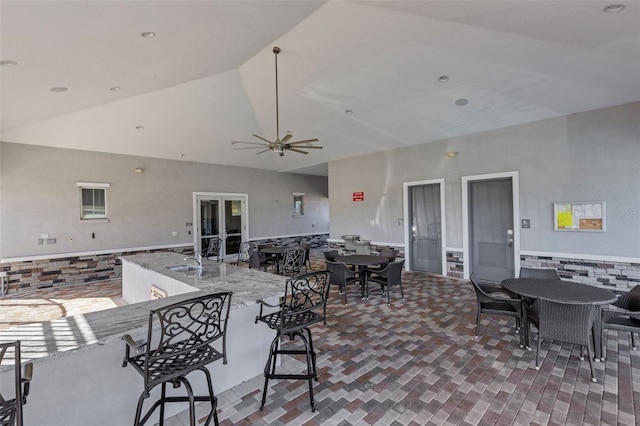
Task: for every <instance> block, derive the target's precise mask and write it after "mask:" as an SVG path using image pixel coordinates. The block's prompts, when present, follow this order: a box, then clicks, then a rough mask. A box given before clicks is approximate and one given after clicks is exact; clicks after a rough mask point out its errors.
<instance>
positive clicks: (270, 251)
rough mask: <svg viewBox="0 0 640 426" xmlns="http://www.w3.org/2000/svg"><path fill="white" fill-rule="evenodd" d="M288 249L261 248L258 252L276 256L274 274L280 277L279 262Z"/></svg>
mask: <svg viewBox="0 0 640 426" xmlns="http://www.w3.org/2000/svg"><path fill="white" fill-rule="evenodd" d="M288 248H290V247H262V248H261V249H260V250H259V251H260V253H264V254H275V255H276V274H278V275H280V260H281V259H282V255H283V254H284V252H285V251H287V249H288Z"/></svg>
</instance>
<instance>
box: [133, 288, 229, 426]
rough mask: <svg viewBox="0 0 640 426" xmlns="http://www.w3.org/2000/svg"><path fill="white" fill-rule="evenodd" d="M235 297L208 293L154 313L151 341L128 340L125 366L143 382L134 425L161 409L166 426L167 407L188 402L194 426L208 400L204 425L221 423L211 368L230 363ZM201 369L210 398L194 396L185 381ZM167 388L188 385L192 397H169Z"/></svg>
mask: <svg viewBox="0 0 640 426" xmlns="http://www.w3.org/2000/svg"><path fill="white" fill-rule="evenodd" d="M231 295H232V293H231V292H221V293H213V294H207V295H204V296H199V297H195V298H192V299H188V300H185V301H182V302H178V303H174V304H171V305H168V306H164V307H162V308H158V309H154V310H152V311H151V312H150V313H149V328H148V331H147V340H146V341H143V342H136V341H134V340H133V338H132V337H131V336H129V335H128V334H127V335H125V336H123V339H124V340H125V342H126V345H125V356H124V360H123V362H122V366H123V367H126V366H127V365H128V364H131V365H132V366H133V368H135V370H136V371H137V372H138V373H140V375H141V376H142V378H143V379H144V390H143V391H142V394H141V395H140V398H139V399H138V407H137V409H136V416H135V420H134V426H141V425H143V424H144V423H146V422H147V420H148V419H149V417H150V416H151V415H152V414H153V412H154V411H155V410H156V408H158V407H160V424H163V423H164V418H163V417H164V407H165V403H167V402H188V403H189V415H190V425H191V426H195V425H196V418H195V407H194V404H195V401H209V402H210V403H211V412H210V413H209V415H208V416H207V419H206V422H205V425H209V423H210V422H211V419H213V421H214V424H216V425H217V424H218V415H217V412H216V410H217V403H218V400H217V398H216V397H215V395H214V393H213V386H212V384H211V374H210V373H209V370H208V369H207V367H206V366H207V365H208V364H210V363H212V362H214V361H217V360H219V359H222V360H223V363H224V364H226V363H227V347H226V346H227V344H226V334H227V323H228V319H229V309H230V306H231ZM196 370H199V371H201V372H202V373H203V374H204V376H205V378H206V381H207V385H208V388H209V395H203V396H195V395H194V394H193V390H192V388H191V384H190V383H189V381H188V380H187V378H186V376H187V375H188V374H189V373H191V372H194V371H196ZM167 383H171V384H172V385H173V387H174V388H178V387H180V385H184V387H185V388H186V391H187V396H166V387H167ZM158 385H160V386H162V390H161V396H160V399H159V400H158V401H156V402H155V403H154V404H153V405H152V406H151V407H150V408H149V409H148V410H147V411H146V413H145V414H144V416H143V415H142V408H143V403H144V400H145V399H147V398H149V395H150V392H151V390H152V389H153V388H155V387H156V386H158ZM141 417H142V418H141Z"/></svg>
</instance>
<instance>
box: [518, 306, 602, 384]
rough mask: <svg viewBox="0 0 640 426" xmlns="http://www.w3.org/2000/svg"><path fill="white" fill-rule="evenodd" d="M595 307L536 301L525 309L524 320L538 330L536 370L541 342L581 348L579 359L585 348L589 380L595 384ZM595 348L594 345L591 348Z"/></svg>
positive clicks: (538, 363)
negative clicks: (568, 344) (554, 341)
mask: <svg viewBox="0 0 640 426" xmlns="http://www.w3.org/2000/svg"><path fill="white" fill-rule="evenodd" d="M597 313H598V308H597V307H596V306H594V305H591V304H568V303H560V302H552V301H550V300H544V299H537V300H536V301H535V303H534V304H533V305H532V306H531V307H529V308H527V318H528V320H529V322H530V323H532V324H533V325H535V326H536V328H537V329H538V337H537V347H536V370H539V369H540V362H539V357H540V343H541V341H542V340H543V339H549V340H557V341H561V342H565V343H572V344H574V345H580V359H581V360H583V359H584V356H583V348H585V347H586V348H587V355H588V356H589V368H590V369H591V381H593V382H596V374H595V370H594V368H593V351H592V350H591V347H592V344H594V335H593V330H594V325H595V322H596V316H597ZM594 349H595V346H594Z"/></svg>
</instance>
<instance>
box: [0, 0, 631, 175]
mask: <svg viewBox="0 0 640 426" xmlns="http://www.w3.org/2000/svg"><path fill="white" fill-rule="evenodd" d="M610 3H611V2H602V1H526V0H520V1H479V0H476V1H440V2H434V1H326V2H325V1H319V2H313V1H269V0H261V1H186V0H174V1H4V0H2V1H0V25H1V27H0V40H1V42H0V60H13V61H16V62H17V63H18V64H17V65H16V66H10V67H7V66H3V67H0V73H1V74H0V92H1V94H0V95H1V97H0V118H1V123H0V132H1V134H0V140H2V141H5V142H14V143H26V144H34V145H44V146H52V147H62V148H73V149H84V150H90V151H101V152H112V153H120V154H129V155H138V156H145V157H157V158H167V159H179V155H180V154H183V157H182V160H183V161H199V162H206V163H214V164H227V165H234V166H246V167H256V168H263V169H270V170H278V171H297V172H303V173H309V174H320V175H323V174H324V175H326V170H327V166H326V163H327V162H328V161H331V160H336V159H340V158H346V157H351V156H356V155H362V154H366V153H372V152H377V151H383V150H390V149H394V148H398V147H403V146H409V145H416V144H422V143H426V142H432V141H436V140H441V139H444V138H450V137H454V136H459V135H464V134H469V133H475V132H479V131H484V130H490V129H494V128H501V127H506V126H511V125H516V124H520V123H525V122H531V121H537V120H542V119H546V118H551V117H558V116H563V115H567V114H571V113H576V112H580V111H587V110H592V109H597V108H602V107H607V106H612V105H620V104H625V103H629V102H636V101H640V2H639V1H628V0H626V1H624V4H625V6H626V7H625V9H624V10H623V11H621V12H619V13H605V12H603V11H602V9H603V7H604V6H606V5H607V4H610ZM144 31H154V32H155V33H156V36H155V37H154V38H142V37H140V34H141V33H142V32H144ZM274 45H277V46H279V47H280V48H281V49H282V52H281V53H280V55H279V56H278V73H279V93H280V133H281V134H280V137H283V136H284V135H285V134H286V132H287V131H291V132H292V133H293V136H294V138H293V140H298V139H308V138H313V137H317V138H319V139H320V142H319V143H318V144H317V145H322V146H323V147H324V149H322V150H312V151H310V153H309V154H308V155H301V154H296V153H287V154H286V156H285V157H279V156H277V155H274V154H272V153H270V152H266V153H263V154H260V155H255V154H254V151H252V150H235V149H234V148H235V147H232V146H231V143H230V142H231V141H232V140H245V141H250V142H259V140H257V139H256V138H254V137H253V136H251V135H252V134H253V133H255V134H258V135H261V136H264V137H265V138H267V139H270V140H273V139H275V136H276V135H275V133H276V129H275V127H276V126H275V88H274V81H275V76H274V57H273V53H272V48H273V46H274ZM440 75H448V76H449V81H448V82H447V83H440V82H438V76H440ZM56 86H64V87H68V89H69V90H68V91H66V92H64V93H52V92H51V91H50V90H49V89H50V88H52V87H56ZM113 86H119V87H121V90H119V91H115V92H114V91H110V90H109V89H110V88H111V87H113ZM459 98H466V99H468V100H469V103H468V105H466V106H463V107H460V106H457V105H455V103H454V101H455V100H456V99H459ZM347 109H349V110H352V111H353V114H352V115H346V114H345V110H347ZM140 125H141V126H144V130H136V126H140ZM443 155H444V153H443Z"/></svg>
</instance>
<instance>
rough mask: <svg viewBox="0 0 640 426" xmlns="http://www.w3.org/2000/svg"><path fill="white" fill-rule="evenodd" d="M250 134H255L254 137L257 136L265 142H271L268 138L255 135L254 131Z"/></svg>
mask: <svg viewBox="0 0 640 426" xmlns="http://www.w3.org/2000/svg"><path fill="white" fill-rule="evenodd" d="M252 135H253V136H255V137H256V138H258V139H262V140H263V141H265V142H267V143H271V141H270V140H269V139H265V138H263V137H262V136H258V135H256V134H255V133H252Z"/></svg>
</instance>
